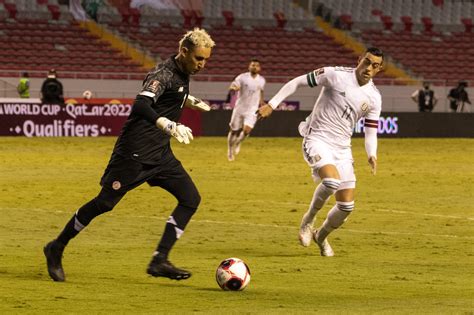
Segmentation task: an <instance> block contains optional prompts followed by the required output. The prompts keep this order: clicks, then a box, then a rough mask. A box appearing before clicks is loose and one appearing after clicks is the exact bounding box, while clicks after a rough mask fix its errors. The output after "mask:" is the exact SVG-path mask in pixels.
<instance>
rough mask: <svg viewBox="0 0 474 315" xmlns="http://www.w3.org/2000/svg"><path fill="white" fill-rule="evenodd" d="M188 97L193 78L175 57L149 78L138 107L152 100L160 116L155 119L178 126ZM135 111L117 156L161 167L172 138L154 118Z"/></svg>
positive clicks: (124, 132) (121, 137) (121, 138)
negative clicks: (179, 64) (145, 98)
mask: <svg viewBox="0 0 474 315" xmlns="http://www.w3.org/2000/svg"><path fill="white" fill-rule="evenodd" d="M188 95H189V75H188V74H185V73H183V72H182V71H181V70H180V69H179V68H178V65H177V63H176V60H175V56H172V57H170V58H168V59H167V60H165V61H164V62H162V63H160V64H158V65H156V67H155V68H153V70H152V71H150V72H149V73H148V74H147V76H146V78H145V80H144V81H143V86H142V90H141V92H140V93H139V94H138V96H137V99H136V100H135V104H136V103H137V100H138V99H139V98H140V97H141V98H143V97H147V98H149V99H150V100H152V102H150V104H151V108H152V109H153V111H154V112H153V114H155V112H156V117H155V118H158V117H166V118H168V119H170V120H172V121H175V122H177V121H178V120H179V118H180V117H181V113H182V110H183V106H184V102H185V101H186V99H187V96H188ZM135 104H134V106H133V107H135ZM133 107H132V112H131V113H130V116H129V117H128V119H127V121H126V122H125V124H124V126H123V128H122V131H121V132H120V136H119V138H118V139H117V142H116V144H115V148H114V152H115V153H117V154H119V155H122V156H124V157H131V158H132V159H134V160H137V161H140V162H142V163H146V164H159V162H160V161H161V159H162V158H163V157H164V156H165V155H166V154H167V153H169V152H170V150H171V149H170V143H169V142H170V136H168V135H167V134H166V133H164V132H163V131H162V130H161V129H159V128H158V127H156V125H155V123H154V118H153V119H150V117H144V116H143V114H142V113H140V112H138V111H134V110H133ZM146 118H148V119H146ZM150 120H152V121H153V122H152V121H150Z"/></svg>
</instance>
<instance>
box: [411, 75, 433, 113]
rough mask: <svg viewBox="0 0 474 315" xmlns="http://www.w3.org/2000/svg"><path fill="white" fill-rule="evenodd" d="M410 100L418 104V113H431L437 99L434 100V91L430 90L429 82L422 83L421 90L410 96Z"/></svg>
mask: <svg viewBox="0 0 474 315" xmlns="http://www.w3.org/2000/svg"><path fill="white" fill-rule="evenodd" d="M411 99H412V100H413V101H414V102H415V103H417V104H418V110H419V111H420V112H432V111H433V108H434V107H435V105H436V103H437V102H438V99H437V98H436V96H435V94H434V91H433V90H432V89H430V83H429V82H426V81H425V82H423V88H422V89H419V90H416V91H415V92H414V93H413V94H412V95H411Z"/></svg>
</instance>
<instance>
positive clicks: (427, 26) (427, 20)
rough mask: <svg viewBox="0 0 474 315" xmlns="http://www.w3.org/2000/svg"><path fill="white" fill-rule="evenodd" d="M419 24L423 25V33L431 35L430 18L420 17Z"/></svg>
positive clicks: (431, 22)
mask: <svg viewBox="0 0 474 315" xmlns="http://www.w3.org/2000/svg"><path fill="white" fill-rule="evenodd" d="M421 22H423V25H424V26H425V32H427V33H431V32H432V31H433V21H432V20H431V18H430V17H427V16H424V17H422V18H421Z"/></svg>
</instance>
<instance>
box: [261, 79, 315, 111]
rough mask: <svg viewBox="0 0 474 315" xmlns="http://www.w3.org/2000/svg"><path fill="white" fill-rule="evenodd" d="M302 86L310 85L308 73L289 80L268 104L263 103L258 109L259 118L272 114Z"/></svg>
mask: <svg viewBox="0 0 474 315" xmlns="http://www.w3.org/2000/svg"><path fill="white" fill-rule="evenodd" d="M300 86H308V80H307V79H306V74H305V75H301V76H299V77H296V78H294V79H293V80H291V81H289V82H288V83H286V84H285V85H283V87H282V88H281V89H280V90H279V91H278V93H277V94H276V95H275V96H274V97H272V99H271V100H270V101H269V102H268V104H266V105H263V106H262V107H260V108H259V109H258V111H257V115H258V118H259V119H262V118H266V117H268V116H270V115H271V114H272V112H273V110H274V109H275V108H277V107H278V105H280V103H281V102H283V101H284V100H285V99H286V98H287V97H288V96H290V95H292V94H293V93H295V92H296V90H297V89H298V88H299V87H300Z"/></svg>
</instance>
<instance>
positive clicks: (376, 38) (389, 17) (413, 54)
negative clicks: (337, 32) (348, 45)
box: [313, 0, 474, 85]
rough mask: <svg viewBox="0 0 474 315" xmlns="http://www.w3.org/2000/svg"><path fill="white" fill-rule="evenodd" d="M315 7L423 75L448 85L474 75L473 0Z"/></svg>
mask: <svg viewBox="0 0 474 315" xmlns="http://www.w3.org/2000/svg"><path fill="white" fill-rule="evenodd" d="M313 12H315V13H316V14H318V15H322V13H323V12H324V13H325V16H324V17H325V18H326V19H327V20H332V21H333V22H334V24H335V25H336V26H338V27H339V28H342V29H346V30H348V31H350V32H351V33H352V34H353V35H354V36H357V37H358V38H359V39H360V40H361V41H362V42H363V43H365V44H366V45H374V46H377V47H380V48H382V49H383V50H384V51H386V52H387V53H388V54H389V55H390V56H391V57H392V59H393V60H394V61H396V62H397V63H398V64H399V65H400V66H401V67H402V68H405V69H408V70H409V71H410V72H411V73H412V74H413V75H414V76H415V77H417V78H419V79H428V80H433V81H434V82H437V81H438V82H439V84H443V85H444V84H447V85H454V84H455V82H457V81H458V80H460V79H464V80H474V71H473V70H472V68H470V67H464V66H462V65H463V64H465V63H466V62H468V63H469V64H470V63H471V62H473V61H474V59H473V58H474V34H473V33H472V17H473V16H474V4H473V2H472V1H458V0H420V1H412V0H367V1H361V0H334V1H316V3H315V4H314V9H313ZM453 56H456V58H454V60H453ZM439 80H444V82H442V81H439Z"/></svg>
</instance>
